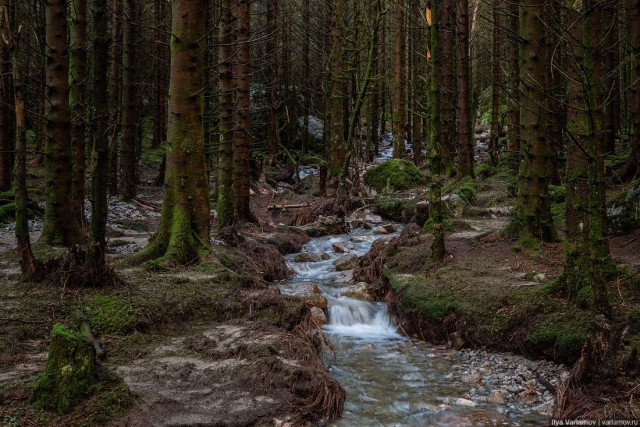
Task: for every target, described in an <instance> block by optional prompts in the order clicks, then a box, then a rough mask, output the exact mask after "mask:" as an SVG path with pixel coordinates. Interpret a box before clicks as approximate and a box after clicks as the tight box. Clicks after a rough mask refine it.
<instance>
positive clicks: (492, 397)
mask: <svg viewBox="0 0 640 427" xmlns="http://www.w3.org/2000/svg"><path fill="white" fill-rule="evenodd" d="M505 395H506V393H505V392H504V391H502V390H494V391H492V392H491V393H489V395H488V396H487V402H488V403H494V404H496V405H506V404H507V399H506V397H505Z"/></svg>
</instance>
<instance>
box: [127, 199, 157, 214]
mask: <svg viewBox="0 0 640 427" xmlns="http://www.w3.org/2000/svg"><path fill="white" fill-rule="evenodd" d="M131 201H132V202H133V203H135V204H136V205H138V206H140V207H141V208H143V209H147V210H150V211H156V210H158V207H157V206H152V205H151V204H148V203H142V202H141V201H140V200H136V199H133V200H131Z"/></svg>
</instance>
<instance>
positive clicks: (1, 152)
mask: <svg viewBox="0 0 640 427" xmlns="http://www.w3.org/2000/svg"><path fill="white" fill-rule="evenodd" d="M7 7H8V6H7ZM0 18H2V17H0ZM9 51H10V47H9V46H8V45H5V44H4V43H3V42H2V41H0V191H7V190H9V189H10V188H11V164H12V159H11V158H12V152H13V145H14V144H13V140H14V134H15V126H14V125H15V122H14V117H15V114H14V112H13V110H12V108H11V106H12V105H13V102H14V100H13V97H14V96H13V93H12V86H13V83H12V78H11V55H10V53H9Z"/></svg>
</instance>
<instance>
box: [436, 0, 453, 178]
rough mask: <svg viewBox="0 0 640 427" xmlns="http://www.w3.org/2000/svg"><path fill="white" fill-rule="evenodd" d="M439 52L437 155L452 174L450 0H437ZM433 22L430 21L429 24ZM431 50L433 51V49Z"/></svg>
mask: <svg viewBox="0 0 640 427" xmlns="http://www.w3.org/2000/svg"><path fill="white" fill-rule="evenodd" d="M438 3H439V5H438V30H439V31H438V40H439V44H438V52H439V55H440V59H441V61H440V82H438V85H439V86H440V108H441V109H442V112H441V114H443V116H442V118H441V121H440V122H439V124H440V126H442V130H441V135H440V138H441V139H440V140H439V143H440V147H439V148H440V156H441V161H442V164H443V167H444V172H445V174H446V175H447V176H451V175H452V174H453V160H454V155H455V153H456V148H457V147H456V145H457V144H456V143H457V132H456V116H457V114H456V103H457V101H456V95H457V89H456V79H455V64H456V58H455V53H456V49H455V32H456V21H455V19H456V18H455V9H454V4H455V3H456V2H454V1H453V0H441V1H438ZM432 26H433V25H432ZM432 54H433V52H432Z"/></svg>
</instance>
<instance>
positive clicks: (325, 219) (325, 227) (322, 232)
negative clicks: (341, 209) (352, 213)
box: [300, 215, 348, 237]
mask: <svg viewBox="0 0 640 427" xmlns="http://www.w3.org/2000/svg"><path fill="white" fill-rule="evenodd" d="M300 230H302V231H303V232H305V233H306V234H307V235H309V236H310V237H322V236H328V235H331V234H344V233H346V232H347V231H348V230H347V224H346V222H345V220H344V218H343V217H339V216H336V215H327V216H324V215H318V219H317V220H316V221H314V222H312V223H311V224H307V225H305V226H304V227H301V228H300Z"/></svg>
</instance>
